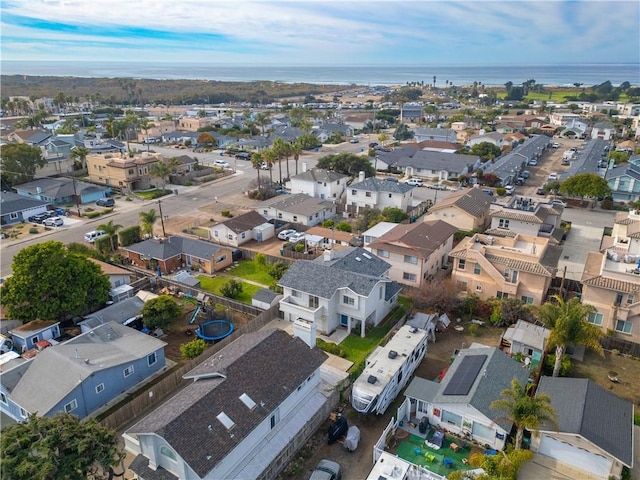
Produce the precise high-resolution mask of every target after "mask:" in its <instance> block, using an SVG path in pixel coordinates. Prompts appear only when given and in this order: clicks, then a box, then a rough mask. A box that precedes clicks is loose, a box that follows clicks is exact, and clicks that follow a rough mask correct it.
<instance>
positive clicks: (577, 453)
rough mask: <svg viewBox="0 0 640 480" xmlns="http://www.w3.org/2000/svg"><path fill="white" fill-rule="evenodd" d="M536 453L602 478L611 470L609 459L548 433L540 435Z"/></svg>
mask: <svg viewBox="0 0 640 480" xmlns="http://www.w3.org/2000/svg"><path fill="white" fill-rule="evenodd" d="M538 453H540V454H542V455H545V456H547V457H551V458H555V459H556V460H558V461H560V462H562V463H566V464H567V465H572V466H574V467H576V468H579V469H581V470H586V471H587V472H590V473H592V474H594V475H599V476H602V477H604V478H607V477H608V476H609V472H610V471H611V460H608V459H606V458H605V457H603V456H602V455H597V454H595V453H592V452H588V451H587V450H585V449H583V448H578V447H574V446H573V445H569V444H568V443H566V442H563V441H561V440H557V439H555V438H553V437H550V436H548V435H543V436H542V439H541V441H540V449H539V450H538Z"/></svg>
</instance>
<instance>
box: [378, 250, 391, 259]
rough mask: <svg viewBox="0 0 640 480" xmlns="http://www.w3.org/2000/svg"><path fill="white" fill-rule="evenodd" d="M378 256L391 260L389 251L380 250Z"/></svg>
mask: <svg viewBox="0 0 640 480" xmlns="http://www.w3.org/2000/svg"><path fill="white" fill-rule="evenodd" d="M378 256H379V257H383V258H389V251H388V250H378Z"/></svg>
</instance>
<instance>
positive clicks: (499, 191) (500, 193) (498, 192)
mask: <svg viewBox="0 0 640 480" xmlns="http://www.w3.org/2000/svg"><path fill="white" fill-rule="evenodd" d="M506 193H507V190H506V189H505V188H504V187H498V188H496V195H498V196H499V197H504V196H505V195H506Z"/></svg>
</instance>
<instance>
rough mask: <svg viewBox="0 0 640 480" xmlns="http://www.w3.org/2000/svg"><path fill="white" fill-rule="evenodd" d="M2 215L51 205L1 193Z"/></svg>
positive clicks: (33, 199) (15, 194)
mask: <svg viewBox="0 0 640 480" xmlns="http://www.w3.org/2000/svg"><path fill="white" fill-rule="evenodd" d="M1 205H2V208H0V210H2V215H9V214H10V213H15V212H22V211H24V210H28V209H30V208H35V207H41V206H44V205H51V202H43V201H41V200H37V199H35V198H28V197H25V196H23V195H18V194H17V193H13V192H2V203H1Z"/></svg>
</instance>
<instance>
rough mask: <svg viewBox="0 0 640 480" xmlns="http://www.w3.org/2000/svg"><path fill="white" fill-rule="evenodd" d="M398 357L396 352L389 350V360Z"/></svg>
mask: <svg viewBox="0 0 640 480" xmlns="http://www.w3.org/2000/svg"><path fill="white" fill-rule="evenodd" d="M397 356H398V352H396V351H395V350H389V358H396V357H397Z"/></svg>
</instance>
